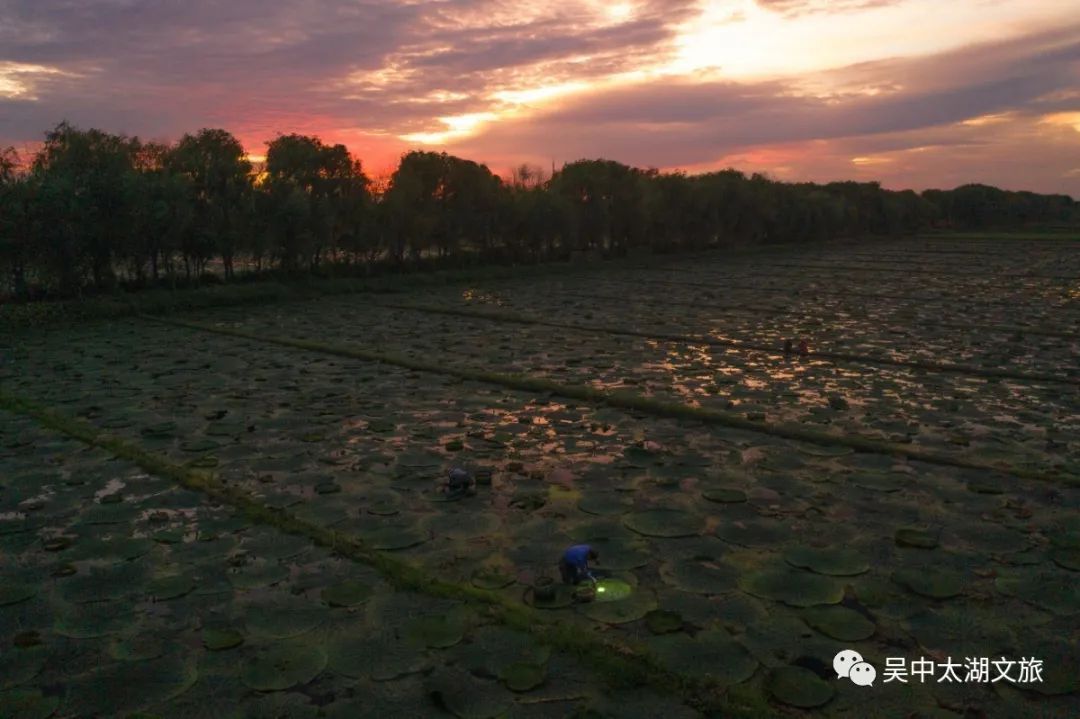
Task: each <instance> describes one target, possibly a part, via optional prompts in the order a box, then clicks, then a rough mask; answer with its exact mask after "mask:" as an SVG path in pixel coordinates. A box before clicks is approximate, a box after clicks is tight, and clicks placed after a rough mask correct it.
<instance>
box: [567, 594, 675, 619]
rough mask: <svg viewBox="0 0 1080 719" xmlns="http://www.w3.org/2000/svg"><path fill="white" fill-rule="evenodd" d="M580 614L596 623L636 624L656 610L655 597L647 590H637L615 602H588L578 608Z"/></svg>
mask: <svg viewBox="0 0 1080 719" xmlns="http://www.w3.org/2000/svg"><path fill="white" fill-rule="evenodd" d="M579 608H580V610H581V612H582V613H583V614H584V615H585V616H587V617H589V619H592V620H593V621H597V622H604V623H605V624H625V623H627V622H636V621H637V620H638V619H641V618H643V617H644V616H645V615H646V614H648V613H649V612H651V611H652V610H654V609H656V596H655V595H654V594H653V593H652V591H651V590H648V589H639V590H638V591H636V592H634V593H632V594H631V595H630V596H628V597H626V598H625V599H622V600H620V601H617V602H597V601H594V602H589V603H587V604H582V605H580V606H579Z"/></svg>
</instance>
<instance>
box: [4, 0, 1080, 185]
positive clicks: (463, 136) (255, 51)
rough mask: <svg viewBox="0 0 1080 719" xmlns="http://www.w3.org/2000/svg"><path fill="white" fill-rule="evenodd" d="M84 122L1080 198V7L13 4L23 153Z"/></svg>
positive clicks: (1051, 3)
mask: <svg viewBox="0 0 1080 719" xmlns="http://www.w3.org/2000/svg"><path fill="white" fill-rule="evenodd" d="M62 119H68V120H70V121H71V122H73V123H74V124H76V125H78V126H81V127H100V128H102V129H105V130H110V131H114V132H124V133H128V134H134V135H138V136H140V137H143V138H150V139H177V138H178V137H179V136H180V135H181V134H182V133H183V132H185V131H194V130H197V129H199V128H201V127H224V128H226V129H229V130H231V131H232V132H234V133H235V134H236V135H237V136H239V137H240V139H241V140H242V141H243V142H244V145H245V146H246V147H247V149H248V151H249V152H250V153H252V155H253V156H257V155H259V154H261V153H263V152H264V151H265V145H264V143H265V142H266V141H267V140H269V139H272V138H273V137H274V136H275V135H277V134H278V133H288V132H302V133H313V134H317V135H319V136H321V137H322V138H323V139H324V140H327V141H331V142H342V143H344V144H346V145H348V146H349V148H350V149H351V150H352V151H353V152H354V153H356V154H357V155H358V156H359V157H361V158H362V159H363V161H364V164H365V167H366V168H367V169H368V171H369V172H370V173H373V174H378V173H379V172H382V171H385V170H386V169H387V168H389V167H392V166H393V164H394V163H395V162H396V158H397V157H398V156H399V155H400V154H401V153H402V152H403V151H405V150H408V149H412V148H422V149H433V150H445V151H447V152H451V153H454V154H458V155H461V156H464V157H468V158H470V159H474V160H477V161H481V162H485V163H487V164H488V165H489V166H490V167H491V168H492V169H493V170H494V171H496V172H499V173H501V174H505V172H506V170H507V168H509V167H511V166H512V165H515V164H518V163H521V162H531V163H535V164H541V165H543V166H544V167H545V168H549V167H550V166H551V164H552V162H554V163H556V164H561V163H562V162H564V161H571V160H575V159H578V158H582V157H589V158H595V157H604V158H609V159H614V160H619V161H622V162H626V163H628V164H633V165H638V166H653V167H659V168H662V169H675V168H681V169H685V170H687V171H690V172H698V171H704V170H709V169H714V168H722V167H729V166H731V167H736V168H738V169H741V170H744V171H747V172H751V171H758V172H760V171H764V172H768V173H770V174H771V175H773V176H775V177H778V178H780V179H784V180H815V181H827V180H834V179H859V180H871V179H880V180H881V181H882V182H883V183H884V184H885V185H886V186H887V187H894V188H901V187H913V188H915V189H923V188H926V187H945V188H948V187H954V186H956V185H958V184H963V183H966V182H985V183H989V184H995V185H998V186H1001V187H1006V188H1009V189H1031V190H1035V191H1040V192H1065V193H1069V194H1071V195H1073V196H1074V197H1077V198H1080V13H1078V12H1077V4H1076V0H714V1H704V2H692V1H689V0H687V1H683V0H625V1H621V0H614V1H607V2H602V1H599V0H577V1H576V2H549V1H546V0H442V1H431V2H428V1H426V0H398V1H394V0H301V1H298V2H268V1H267V0H229V1H228V2H220V1H217V0H214V1H211V0H184V1H182V2H181V1H180V0H173V1H169V0H0V145H8V144H14V145H15V146H16V147H17V148H20V149H23V150H26V149H32V148H33V143H34V142H36V141H39V140H40V139H41V137H42V134H43V132H44V131H45V130H46V129H48V128H49V127H51V126H53V125H55V124H56V123H57V122H58V121H60V120H62Z"/></svg>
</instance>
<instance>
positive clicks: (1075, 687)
mask: <svg viewBox="0 0 1080 719" xmlns="http://www.w3.org/2000/svg"><path fill="white" fill-rule="evenodd" d="M1022 657H1025V658H1030V659H1038V660H1041V661H1042V663H1043V664H1042V681H1040V682H1031V683H1023V684H1018V685H1017V686H1019V687H1021V688H1023V689H1026V690H1028V691H1033V692H1036V693H1038V694H1042V695H1045V696H1057V695H1064V694H1073V693H1075V692H1077V691H1080V672H1077V671H1076V667H1077V666H1080V647H1078V646H1077V644H1076V642H1075V641H1073V642H1070V641H1067V639H1066V637H1065V636H1064V634H1063V635H1062V636H1055V635H1050V636H1048V635H1045V634H1039V635H1034V636H1031V635H1027V636H1025V637H1024V652H1023V655H1022ZM995 673H996V672H995ZM1018 674H1019V667H1015V668H1014V673H1013V676H1017V675H1018Z"/></svg>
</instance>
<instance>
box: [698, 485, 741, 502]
mask: <svg viewBox="0 0 1080 719" xmlns="http://www.w3.org/2000/svg"><path fill="white" fill-rule="evenodd" d="M701 496H702V497H704V498H705V499H707V500H709V501H710V502H719V503H721V504H737V503H739V502H745V501H746V492H744V491H742V490H741V489H736V488H735V487H706V488H705V489H703V490H701Z"/></svg>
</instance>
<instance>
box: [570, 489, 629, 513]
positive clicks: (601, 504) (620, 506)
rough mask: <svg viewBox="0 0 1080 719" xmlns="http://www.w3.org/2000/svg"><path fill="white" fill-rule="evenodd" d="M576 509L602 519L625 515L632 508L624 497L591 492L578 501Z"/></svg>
mask: <svg viewBox="0 0 1080 719" xmlns="http://www.w3.org/2000/svg"><path fill="white" fill-rule="evenodd" d="M577 506H578V509H580V510H581V511H582V512H585V513H587V514H595V515H599V516H602V517H609V516H615V515H619V514H625V513H626V512H628V511H630V508H631V507H632V506H633V504H632V502H630V501H629V500H628V499H626V497H624V496H622V495H621V494H618V493H616V492H604V493H600V492H591V493H589V494H586V495H585V496H584V497H582V498H581V499H580V500H579V501H578V504H577Z"/></svg>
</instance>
